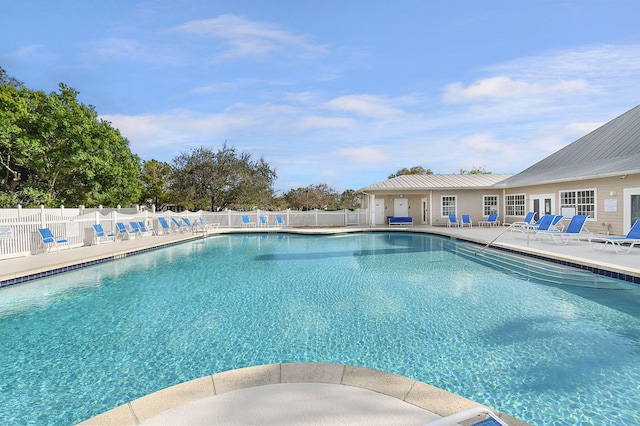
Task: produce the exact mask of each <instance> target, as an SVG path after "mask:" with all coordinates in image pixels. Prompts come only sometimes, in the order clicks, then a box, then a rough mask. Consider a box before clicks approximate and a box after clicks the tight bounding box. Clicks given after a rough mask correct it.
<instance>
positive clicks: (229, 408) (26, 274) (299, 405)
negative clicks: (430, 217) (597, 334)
mask: <svg viewBox="0 0 640 426" xmlns="http://www.w3.org/2000/svg"><path fill="white" fill-rule="evenodd" d="M505 229H506V228H504V227H494V228H490V227H483V228H477V227H474V228H464V229H461V228H442V227H428V226H414V227H406V228H404V227H403V228H399V227H393V228H388V227H377V228H369V227H367V228H359V227H345V228H328V229H323V228H297V229H296V228H285V229H264V228H263V229H260V228H258V229H255V228H253V229H248V230H246V229H242V230H240V229H218V230H211V231H210V232H209V233H208V236H209V237H211V236H214V235H216V234H227V233H238V232H249V233H259V232H266V233H274V232H282V233H300V234H314V235H317V234H335V233H347V232H367V231H372V230H373V231H387V230H390V231H394V232H418V233H431V234H437V235H442V236H447V237H450V238H452V239H459V240H466V241H470V242H473V243H476V244H478V245H484V244H487V243H488V242H490V241H492V240H494V239H495V238H496V237H498V238H497V240H496V241H495V242H493V243H492V245H491V247H499V248H501V249H506V250H511V251H516V252H521V253H523V254H528V255H531V256H537V257H542V258H548V259H553V260H556V261H561V262H567V263H569V264H574V265H579V266H581V267H583V268H587V269H588V268H592V269H597V270H598V272H599V273H603V272H610V273H611V275H614V276H615V275H617V274H621V275H622V276H624V278H625V279H627V280H629V279H630V278H631V279H632V280H635V282H640V259H639V256H640V249H633V250H632V253H630V254H628V255H622V254H616V253H615V252H613V251H605V252H603V251H596V250H593V249H592V248H591V246H590V245H589V244H588V242H585V241H581V242H570V243H569V244H567V245H556V244H554V243H552V242H541V241H534V240H529V241H527V239H526V236H525V235H522V234H520V233H514V234H511V233H510V232H504V231H505ZM503 232H504V233H503ZM202 237H203V236H202V235H201V234H200V235H193V234H190V233H189V234H172V235H166V236H153V237H147V238H140V239H135V240H131V241H121V242H117V243H105V244H100V245H95V246H90V247H79V248H74V249H72V250H69V249H65V250H61V251H60V252H56V251H53V252H51V253H48V254H40V255H34V256H27V257H22V258H14V259H5V260H0V271H1V272H0V284H1V285H2V286H8V285H12V284H17V283H20V282H24V281H28V280H31V279H36V278H39V277H44V276H49V275H53V274H56V273H60V272H65V271H68V270H73V269H78V268H80V267H84V266H89V265H92V264H98V263H102V262H108V261H112V260H116V259H119V258H122V257H125V256H129V255H133V254H137V253H143V252H146V251H149V250H154V249H156V248H161V247H167V246H170V245H173V244H180V243H183V242H186V241H189V240H193V239H199V238H202ZM480 247H481V246H480ZM478 405H479V404H477V403H475V402H473V401H470V400H468V399H465V398H462V397H459V396H456V395H453V394H451V393H448V392H446V391H443V390H440V389H438V388H435V387H433V386H430V385H428V384H426V383H421V382H417V381H415V380H413V379H410V378H406V377H401V376H397V375H394V374H390V373H385V372H381V371H377V370H372V369H367V368H362V367H356V366H343V365H335V364H321V363H302V364H276V365H268V366H256V367H249V368H244V369H239V370H233V371H228V372H219V373H217V374H213V375H212V376H206V377H203V378H200V379H196V380H192V381H189V382H186V383H183V384H179V385H176V386H173V387H171V388H167V389H164V390H161V391H158V392H156V393H153V394H151V395H147V396H145V397H143V398H140V399H138V400H135V401H131V402H129V403H127V404H125V405H122V406H120V407H117V408H114V409H113V410H110V411H108V412H106V413H103V414H101V415H99V416H97V417H94V418H93V419H89V420H87V421H86V422H84V424H86V425H95V424H102V425H116V424H117V425H136V424H189V425H193V424H296V425H299V424H303V425H304V424H316V425H319V424H323V425H324V424H327V425H328V424H355V425H357V424H416V425H418V424H423V423H426V422H428V421H430V420H434V419H437V418H439V417H441V416H447V415H450V414H453V413H456V412H459V411H463V410H465V409H467V408H470V407H473V406H478ZM502 416H503V418H504V419H505V420H506V421H507V423H508V424H509V425H512V426H514V425H524V424H526V423H524V422H521V421H519V420H516V419H513V418H510V417H508V416H505V415H502Z"/></svg>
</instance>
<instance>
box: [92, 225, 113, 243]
mask: <svg viewBox="0 0 640 426" xmlns="http://www.w3.org/2000/svg"><path fill="white" fill-rule="evenodd" d="M93 234H94V239H95V242H96V243H97V244H99V243H100V242H101V241H102V240H106V241H109V240H113V241H114V242H115V241H116V234H114V233H113V232H106V231H105V230H104V228H103V227H102V225H100V224H99V223H97V224H95V225H93Z"/></svg>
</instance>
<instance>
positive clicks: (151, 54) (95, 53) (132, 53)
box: [81, 38, 176, 64]
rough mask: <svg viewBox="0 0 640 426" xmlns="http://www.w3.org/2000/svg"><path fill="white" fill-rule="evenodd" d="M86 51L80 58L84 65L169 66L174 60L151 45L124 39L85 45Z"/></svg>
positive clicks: (106, 40) (111, 39) (99, 41)
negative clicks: (144, 63)
mask: <svg viewBox="0 0 640 426" xmlns="http://www.w3.org/2000/svg"><path fill="white" fill-rule="evenodd" d="M85 46H86V47H87V49H88V50H87V51H85V53H84V54H83V55H81V57H82V58H83V59H84V61H85V62H86V63H93V62H95V61H96V60H98V61H109V62H110V61H130V62H146V63H150V64H171V63H175V62H176V59H175V58H174V57H173V56H171V55H170V54H167V53H166V52H164V49H162V48H157V47H155V46H153V45H151V44H146V43H142V42H140V41H137V40H131V39H125V38H109V39H103V40H97V41H91V42H88V43H85Z"/></svg>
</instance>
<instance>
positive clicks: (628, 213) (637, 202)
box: [623, 188, 640, 234]
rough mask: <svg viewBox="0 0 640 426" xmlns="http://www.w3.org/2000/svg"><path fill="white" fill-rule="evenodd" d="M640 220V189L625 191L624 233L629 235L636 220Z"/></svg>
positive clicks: (627, 189)
mask: <svg viewBox="0 0 640 426" xmlns="http://www.w3.org/2000/svg"><path fill="white" fill-rule="evenodd" d="M638 219H640V188H626V189H625V190H624V224H623V225H624V233H625V234H626V233H628V232H629V230H630V229H631V227H632V226H633V224H634V223H636V220H638Z"/></svg>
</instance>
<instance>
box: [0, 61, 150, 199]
mask: <svg viewBox="0 0 640 426" xmlns="http://www.w3.org/2000/svg"><path fill="white" fill-rule="evenodd" d="M0 83H1V85H0V159H1V160H0V166H1V167H2V170H3V171H4V174H3V176H2V179H1V180H0V189H1V190H2V193H3V194H4V196H3V197H2V198H0V202H2V203H9V202H10V203H11V204H13V203H14V202H19V203H21V204H23V205H26V206H29V205H37V204H44V205H46V206H53V205H58V204H61V203H66V204H70V205H80V204H84V205H89V206H91V205H98V204H107V205H108V204H112V205H114V204H128V203H131V202H135V201H137V200H138V199H139V198H140V190H141V186H140V182H139V174H140V160H139V158H138V156H136V155H134V154H132V153H131V150H130V149H129V141H128V140H127V139H125V138H124V137H122V136H121V135H120V132H119V131H118V130H117V129H115V128H113V127H112V126H111V124H110V123H109V122H107V121H104V120H100V119H99V118H98V114H97V113H96V111H95V109H94V108H93V107H92V106H86V105H84V104H82V103H80V102H78V100H77V95H78V92H77V91H75V90H74V89H72V88H70V87H67V86H66V85H64V84H60V86H59V87H60V90H59V92H57V93H56V92H53V93H50V94H49V95H47V94H46V93H44V92H42V91H32V90H29V89H26V88H24V87H22V86H21V84H18V83H17V82H16V80H15V79H11V78H9V77H7V76H6V73H5V72H4V70H2V69H0Z"/></svg>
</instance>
